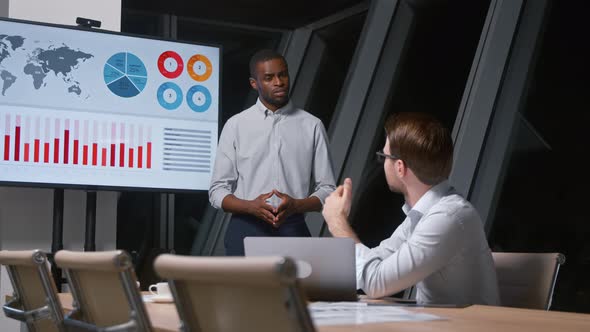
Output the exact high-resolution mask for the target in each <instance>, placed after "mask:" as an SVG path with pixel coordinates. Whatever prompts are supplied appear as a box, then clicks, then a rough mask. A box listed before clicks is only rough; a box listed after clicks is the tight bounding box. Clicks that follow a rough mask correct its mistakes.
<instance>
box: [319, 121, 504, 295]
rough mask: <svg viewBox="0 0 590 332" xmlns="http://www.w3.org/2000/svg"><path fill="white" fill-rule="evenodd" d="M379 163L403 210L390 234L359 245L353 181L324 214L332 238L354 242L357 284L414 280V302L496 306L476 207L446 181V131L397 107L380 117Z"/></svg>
mask: <svg viewBox="0 0 590 332" xmlns="http://www.w3.org/2000/svg"><path fill="white" fill-rule="evenodd" d="M385 131H386V135H387V138H386V140H385V147H384V148H383V151H379V152H377V155H378V157H380V158H381V159H382V160H383V162H384V165H383V168H384V170H385V178H386V180H387V184H388V185H389V189H390V190H391V191H394V192H398V193H401V194H403V195H404V198H405V200H406V203H405V205H404V206H403V207H402V209H403V211H404V213H405V214H406V215H407V217H406V219H405V220H404V221H403V223H402V224H401V225H400V226H399V227H398V228H397V229H396V230H395V231H394V233H393V235H391V237H390V238H388V239H386V240H384V241H382V242H381V244H380V245H379V246H378V247H376V248H373V249H369V248H367V247H366V246H364V245H363V244H362V243H361V242H360V241H359V239H358V237H357V236H356V234H355V233H354V231H353V230H352V228H351V227H350V225H349V224H348V221H347V218H348V214H349V212H350V205H351V195H352V181H351V180H350V179H346V180H344V184H343V185H342V186H339V187H338V188H337V189H336V191H335V192H334V193H332V194H331V195H330V196H329V197H328V198H327V199H326V204H325V205H324V210H323V215H324V218H325V219H326V222H327V224H328V228H329V230H330V232H331V233H332V234H333V235H334V236H335V237H349V238H353V239H354V240H355V241H356V243H357V244H356V273H357V286H358V287H359V288H361V289H362V290H363V291H365V293H366V294H367V295H369V296H371V297H381V296H387V295H393V294H395V293H397V292H399V291H401V290H404V289H406V288H409V287H410V286H413V285H416V289H417V294H416V300H417V302H418V303H450V304H488V305H498V304H499V293H498V284H497V280H496V270H495V268H494V262H493V259H492V255H491V251H490V249H489V247H488V244H487V241H486V236H485V233H484V230H483V226H482V222H481V219H480V217H479V215H478V213H477V211H476V210H475V209H474V207H473V206H472V205H471V204H470V203H469V202H468V201H466V200H465V199H464V198H463V197H461V196H460V195H459V194H458V193H457V192H456V191H455V190H454V189H453V188H452V187H451V186H450V185H449V183H448V180H447V179H448V177H449V174H450V172H451V166H452V163H453V142H452V139H451V135H450V133H449V131H448V130H447V129H446V128H444V126H443V125H442V124H441V123H440V122H438V121H437V120H436V119H435V118H433V117H431V116H429V115H427V114H425V113H398V114H394V115H393V116H390V117H389V118H388V119H387V121H386V123H385Z"/></svg>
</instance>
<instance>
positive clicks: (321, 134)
mask: <svg viewBox="0 0 590 332" xmlns="http://www.w3.org/2000/svg"><path fill="white" fill-rule="evenodd" d="M314 135H315V140H314V141H315V146H314V160H313V179H314V181H315V183H314V191H313V193H312V194H311V195H310V196H316V197H317V198H319V199H320V201H321V202H322V205H323V204H324V202H325V201H326V197H328V195H330V194H331V193H332V192H333V191H334V190H335V189H336V181H335V180H334V170H333V168H332V159H331V158H330V153H329V151H328V135H327V133H326V129H325V128H324V125H323V124H322V122H321V121H320V122H318V125H317V126H316V130H315V132H314Z"/></svg>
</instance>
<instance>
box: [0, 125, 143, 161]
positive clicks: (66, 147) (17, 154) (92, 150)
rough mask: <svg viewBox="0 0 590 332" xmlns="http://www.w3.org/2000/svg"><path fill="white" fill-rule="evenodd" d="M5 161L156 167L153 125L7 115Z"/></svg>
mask: <svg viewBox="0 0 590 332" xmlns="http://www.w3.org/2000/svg"><path fill="white" fill-rule="evenodd" d="M3 120H4V126H3V127H4V128H3V129H4V133H3V135H4V144H2V151H1V152H0V156H2V159H3V161H7V162H19V163H27V164H56V165H57V164H59V165H71V166H77V167H105V168H119V169H124V168H125V169H151V168H152V164H153V162H152V128H151V126H149V125H141V124H135V123H123V122H117V121H100V120H85V119H58V118H46V117H42V116H34V115H33V116H30V115H25V116H22V115H17V114H5V115H4V119H3ZM1 129H2V128H0V130H1Z"/></svg>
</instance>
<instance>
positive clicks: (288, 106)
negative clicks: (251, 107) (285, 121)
mask: <svg viewBox="0 0 590 332" xmlns="http://www.w3.org/2000/svg"><path fill="white" fill-rule="evenodd" d="M255 106H256V109H257V110H258V111H260V113H262V114H263V115H264V117H265V118H266V117H267V116H269V115H272V114H273V111H271V110H269V109H268V108H266V106H264V104H263V103H262V101H261V100H260V98H258V99H257V100H256V104H255ZM291 110H293V104H292V103H291V100H289V102H288V103H287V104H286V105H285V106H283V107H281V108H279V109H277V110H276V111H275V112H274V114H276V115H279V114H288V113H290V112H291Z"/></svg>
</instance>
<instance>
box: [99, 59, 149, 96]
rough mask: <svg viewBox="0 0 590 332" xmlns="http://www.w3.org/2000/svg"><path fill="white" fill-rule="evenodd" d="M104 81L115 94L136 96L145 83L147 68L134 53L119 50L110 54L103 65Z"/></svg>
mask: <svg viewBox="0 0 590 332" xmlns="http://www.w3.org/2000/svg"><path fill="white" fill-rule="evenodd" d="M103 74H104V82H105V84H106V85H107V87H108V88H109V90H111V92H112V93H114V94H115V95H116V96H119V97H123V98H130V97H135V96H137V95H138V94H139V93H140V92H141V91H143V89H144V88H145V85H146V84H147V70H146V69H145V65H144V64H143V62H142V61H141V60H140V59H139V58H138V57H137V56H135V55H134V54H132V53H128V52H120V53H117V54H115V55H113V56H111V57H110V58H109V59H108V60H107V62H106V63H105V65H104V71H103Z"/></svg>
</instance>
